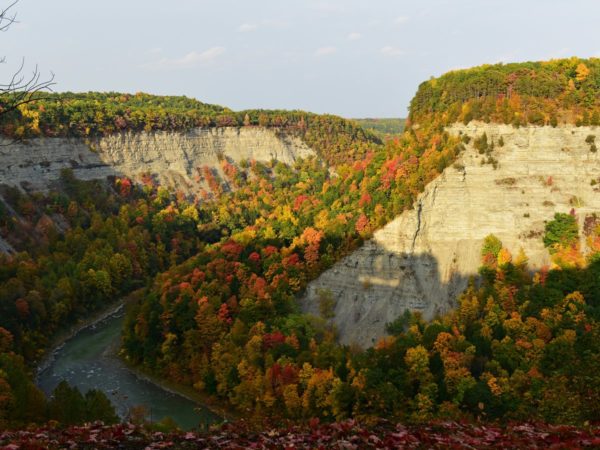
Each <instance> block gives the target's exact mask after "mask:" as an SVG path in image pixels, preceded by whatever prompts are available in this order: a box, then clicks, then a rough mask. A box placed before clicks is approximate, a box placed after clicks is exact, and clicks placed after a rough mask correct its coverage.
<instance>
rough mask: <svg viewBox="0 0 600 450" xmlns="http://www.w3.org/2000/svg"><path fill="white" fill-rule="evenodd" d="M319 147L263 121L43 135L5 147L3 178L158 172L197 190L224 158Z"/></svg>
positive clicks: (22, 180)
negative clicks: (204, 173)
mask: <svg viewBox="0 0 600 450" xmlns="http://www.w3.org/2000/svg"><path fill="white" fill-rule="evenodd" d="M314 154H315V152H314V151H313V150H312V149H310V148H309V147H308V146H307V145H306V144H304V143H303V142H302V141H301V140H300V139H299V138H296V137H292V136H288V135H280V134H277V133H276V132H275V131H274V130H272V129H266V128H260V127H243V128H198V129H194V130H191V131H189V132H180V133H178V132H153V133H123V134H115V135H110V136H106V137H102V138H99V139H92V140H85V139H66V138H40V139H33V140H31V141H29V142H28V143H18V144H14V145H9V146H3V147H0V184H8V185H15V186H21V187H27V188H30V189H32V190H45V189H47V187H48V185H49V183H50V182H51V181H53V180H56V179H57V178H58V177H59V176H60V171H61V170H62V169H65V168H69V169H72V170H73V172H74V174H75V176H76V177H77V178H80V179H84V180H89V179H101V178H105V177H106V176H109V175H121V176H123V175H126V176H128V177H131V178H133V179H136V178H137V177H138V176H139V175H140V174H141V173H149V174H153V175H154V176H156V177H157V179H158V181H159V182H160V183H161V185H164V186H167V187H172V188H175V189H179V190H182V191H184V192H186V193H194V192H197V190H198V188H200V187H203V186H204V185H203V183H202V182H201V181H200V179H199V178H200V177H199V174H200V173H201V172H200V170H199V169H200V168H201V167H202V166H205V165H206V166H209V167H210V168H212V169H213V171H216V172H217V173H219V174H220V175H221V176H222V175H223V174H222V171H221V166H220V159H223V158H225V159H228V160H230V161H235V162H239V161H241V160H243V159H246V160H252V159H254V160H257V161H263V162H266V161H270V160H271V159H276V160H278V161H281V162H284V163H288V164H290V163H293V162H294V161H295V160H296V159H297V158H304V157H307V156H310V155H314Z"/></svg>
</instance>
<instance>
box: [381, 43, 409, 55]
mask: <svg viewBox="0 0 600 450" xmlns="http://www.w3.org/2000/svg"><path fill="white" fill-rule="evenodd" d="M379 53H381V54H382V55H384V56H402V55H404V54H405V53H406V52H405V51H404V50H402V49H400V48H398V47H392V46H391V45H386V46H385V47H382V48H381V49H380V50H379Z"/></svg>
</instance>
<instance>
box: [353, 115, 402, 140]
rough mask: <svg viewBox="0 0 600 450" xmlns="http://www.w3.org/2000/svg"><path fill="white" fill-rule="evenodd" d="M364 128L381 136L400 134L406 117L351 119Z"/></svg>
mask: <svg viewBox="0 0 600 450" xmlns="http://www.w3.org/2000/svg"><path fill="white" fill-rule="evenodd" d="M353 120H354V121H355V122H356V123H358V124H359V125H360V126H361V127H362V128H364V129H365V130H370V131H372V132H373V133H375V134H377V135H379V136H381V137H386V136H387V137H389V136H394V135H400V134H402V132H403V131H404V127H405V125H406V119H353Z"/></svg>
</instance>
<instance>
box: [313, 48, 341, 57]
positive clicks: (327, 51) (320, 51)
mask: <svg viewBox="0 0 600 450" xmlns="http://www.w3.org/2000/svg"><path fill="white" fill-rule="evenodd" d="M335 52H337V48H335V47H321V48H318V49H316V50H315V56H328V55H333V54H334V53H335Z"/></svg>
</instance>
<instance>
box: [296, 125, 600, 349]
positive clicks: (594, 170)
mask: <svg viewBox="0 0 600 450" xmlns="http://www.w3.org/2000/svg"><path fill="white" fill-rule="evenodd" d="M447 131H448V132H449V133H450V134H453V135H467V136H469V137H471V141H470V143H469V144H468V145H466V150H465V151H464V152H463V153H462V154H461V155H460V157H459V158H458V160H457V162H456V163H455V164H454V165H453V166H451V167H448V168H447V169H446V170H445V171H444V172H443V173H442V174H441V175H440V176H439V177H438V178H437V179H435V180H434V181H433V182H431V183H430V184H429V185H428V186H427V187H426V189H425V191H424V192H423V193H422V194H421V195H420V196H419V197H418V199H417V201H416V202H415V205H414V209H412V210H410V211H406V212H405V213H403V214H402V215H400V216H398V217H397V218H396V219H394V220H393V221H392V222H390V223H388V224H387V225H386V226H385V227H383V228H382V229H381V230H379V231H377V232H376V233H375V234H374V236H373V238H372V239H371V240H369V241H368V242H366V243H365V244H364V245H363V246H362V247H361V248H360V249H358V250H357V251H355V252H354V253H352V254H351V255H349V256H347V257H346V258H344V259H343V260H341V261H340V262H339V263H337V264H335V265H334V266H333V267H332V268H330V269H329V270H328V271H326V272H324V273H323V274H322V275H321V276H320V277H319V278H318V279H316V280H315V281H313V282H312V283H311V284H310V285H309V286H308V288H307V290H306V293H305V295H304V297H303V298H302V299H301V305H302V308H303V310H304V311H306V312H310V313H314V314H317V315H318V314H319V299H320V298H323V296H329V295H330V294H333V297H334V299H335V301H336V305H335V317H334V319H333V321H334V323H335V324H336V326H337V328H338V330H339V339H340V341H341V342H342V343H344V344H351V343H356V344H358V345H361V346H363V347H366V346H369V345H372V344H373V343H374V342H376V340H377V339H379V338H380V337H382V336H383V335H385V325H386V323H388V322H391V321H393V320H394V319H395V318H396V317H398V316H399V315H400V314H402V313H403V312H404V311H405V310H406V309H410V310H413V311H421V312H422V313H423V315H424V317H425V318H427V319H430V318H432V317H434V316H435V315H436V314H438V313H442V312H444V311H447V310H448V309H450V308H451V307H452V306H453V305H454V304H455V299H456V297H457V295H458V294H460V292H461V291H463V290H464V288H465V287H466V286H467V284H468V281H469V278H470V277H471V276H472V275H475V274H476V273H477V269H478V267H479V266H480V252H481V245H482V242H483V239H484V238H485V237H486V236H487V235H488V234H491V233H493V234H494V235H496V236H497V237H498V238H500V240H501V241H502V242H503V244H504V245H505V247H508V249H509V250H510V251H511V252H512V253H513V255H517V254H518V252H519V251H520V249H521V248H522V249H523V250H524V251H525V253H526V255H527V256H528V258H529V265H530V267H531V268H539V267H541V266H544V265H548V264H550V259H549V255H548V252H547V250H546V249H545V248H544V245H543V243H542V235H543V232H544V226H545V222H546V221H549V220H552V218H553V216H554V214H555V213H556V212H565V213H568V212H570V211H571V210H572V209H575V212H576V214H577V217H578V219H579V221H580V227H581V226H582V225H583V221H584V219H585V217H586V216H589V215H592V214H594V213H596V212H599V213H600V187H599V186H600V179H599V177H600V164H599V161H600V160H599V156H598V153H596V152H594V151H592V149H591V144H590V143H588V142H586V138H587V137H588V136H595V135H596V133H598V134H600V129H596V128H590V127H574V126H562V127H557V128H552V127H533V126H530V127H522V128H513V127H512V126H506V125H497V124H483V123H474V122H471V123H470V124H469V125H467V126H465V125H462V124H460V125H458V124H457V125H454V126H452V127H449V128H448V129H447ZM483 133H486V135H487V137H488V141H489V142H490V143H491V141H493V142H494V145H495V148H494V150H493V151H492V153H491V156H492V158H493V159H495V161H496V162H495V163H492V162H488V161H490V160H489V159H488V158H489V157H488V156H487V155H481V154H479V152H478V151H477V150H476V149H475V148H474V146H473V143H474V140H475V138H477V137H480V136H481V135H482V134H483ZM501 138H502V141H503V142H504V145H503V146H500V145H499V143H500V141H501ZM492 161H493V160H492ZM596 180H597V181H598V183H599V184H596ZM582 244H584V242H583V241H582Z"/></svg>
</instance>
